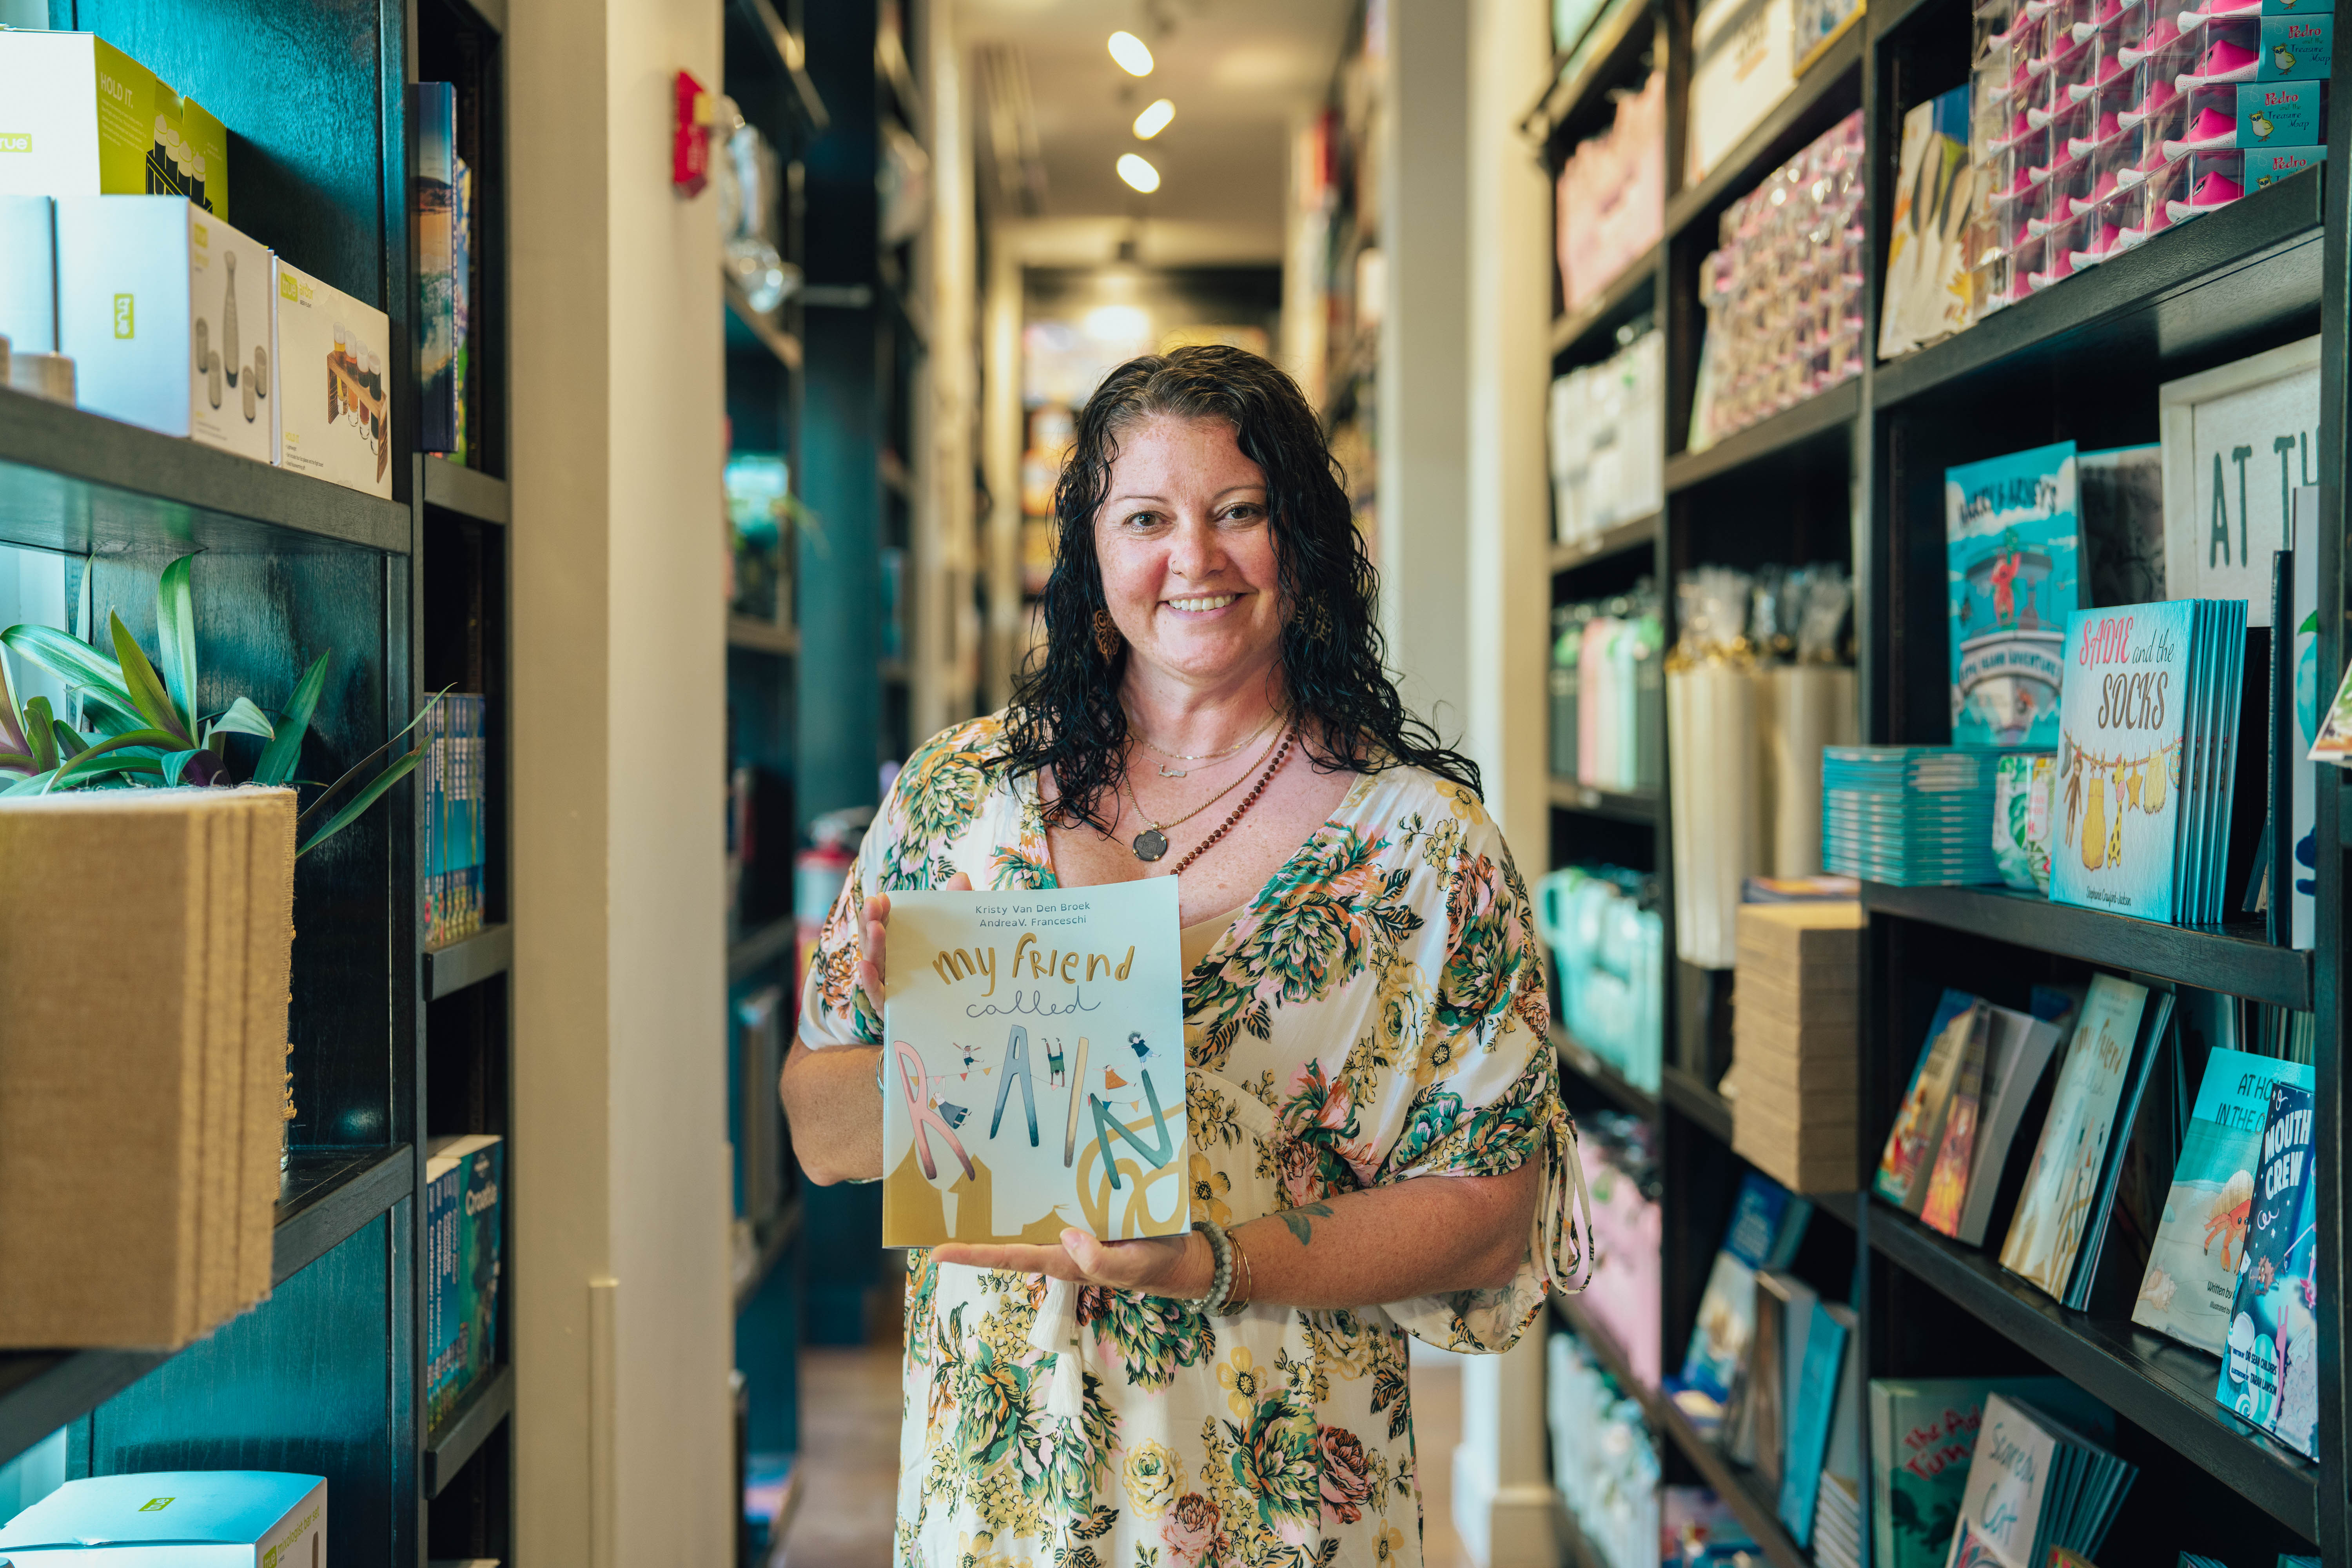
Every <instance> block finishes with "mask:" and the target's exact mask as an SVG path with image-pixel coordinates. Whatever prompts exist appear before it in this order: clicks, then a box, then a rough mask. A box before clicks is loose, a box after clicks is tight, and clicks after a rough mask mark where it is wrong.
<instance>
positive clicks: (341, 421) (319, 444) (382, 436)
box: [271, 257, 392, 498]
mask: <svg viewBox="0 0 2352 1568" xmlns="http://www.w3.org/2000/svg"><path fill="white" fill-rule="evenodd" d="M276 260H277V268H278V273H277V279H276V287H275V288H274V289H272V290H271V301H272V303H273V305H274V306H275V312H274V315H275V324H274V331H273V336H274V338H275V340H276V343H277V349H276V353H274V354H273V355H272V356H271V357H272V359H273V361H274V363H275V364H276V366H277V375H278V378H279V379H280V380H282V381H283V382H284V383H285V384H286V385H287V386H288V388H289V390H288V391H287V392H286V394H285V395H283V396H280V397H278V398H276V399H274V400H273V401H272V404H271V406H272V408H273V409H274V410H275V413H276V416H277V420H278V432H277V436H278V462H279V463H280V464H282V465H284V466H285V467H286V468H290V469H292V470H293V471H294V472H296V473H299V474H310V475H311V476H313V477H315V478H318V479H329V480H331V481H333V482H334V483H336V484H339V485H346V486H349V487H350V488H351V489H355V490H365V491H368V492H369V493H371V494H373V495H379V496H384V497H387V498H388V497H390V496H391V494H392V470H391V464H392V433H391V427H390V419H391V413H392V404H391V390H392V389H391V384H390V383H389V382H388V381H387V380H386V379H385V376H384V366H385V364H386V363H388V362H389V360H390V358H391V353H392V323H391V321H390V320H389V319H388V318H386V317H385V315H384V313H383V311H382V310H377V309H375V308H374V307H373V306H372V305H365V304H362V303H361V302H360V301H359V300H354V299H352V297H351V296H350V295H349V294H346V293H344V292H343V291H342V290H341V289H337V288H334V287H333V286H332V285H331V284H327V283H324V282H321V281H320V280H319V279H316V278H313V277H311V276H310V274H309V273H307V272H304V271H303V270H302V269H301V268H298V267H295V266H293V265H292V264H290V263H289V262H288V261H287V260H286V259H285V258H283V257H279V258H276Z"/></svg>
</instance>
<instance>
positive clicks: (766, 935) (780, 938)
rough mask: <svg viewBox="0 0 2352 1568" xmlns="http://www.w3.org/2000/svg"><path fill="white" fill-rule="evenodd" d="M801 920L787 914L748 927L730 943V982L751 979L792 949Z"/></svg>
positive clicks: (728, 947) (728, 968) (728, 948)
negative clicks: (750, 929) (747, 929)
mask: <svg viewBox="0 0 2352 1568" xmlns="http://www.w3.org/2000/svg"><path fill="white" fill-rule="evenodd" d="M798 930H799V922H798V921H795V920H793V917H792V916H790V915H786V916H785V917H784V918H783V919H782V920H779V921H769V922H768V923H767V924H766V925H763V926H761V927H758V928H757V929H755V930H752V931H745V932H744V933H743V934H742V936H740V938H738V939H737V940H736V941H734V942H730V943H728V945H727V983H728V984H730V985H732V984H735V983H736V982H737V981H739V980H748V979H750V978H751V976H752V975H754V974H756V973H759V972H760V971H761V970H762V969H765V968H766V967H767V966H768V965H769V964H771V963H774V962H775V961H776V960H777V959H779V958H782V956H783V955H784V954H786V953H788V952H792V951H793V933H794V932H795V931H798Z"/></svg>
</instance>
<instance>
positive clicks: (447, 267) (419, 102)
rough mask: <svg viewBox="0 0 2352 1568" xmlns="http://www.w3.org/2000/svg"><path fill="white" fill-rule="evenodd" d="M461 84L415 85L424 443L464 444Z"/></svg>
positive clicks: (420, 432)
mask: <svg viewBox="0 0 2352 1568" xmlns="http://www.w3.org/2000/svg"><path fill="white" fill-rule="evenodd" d="M456 126H457V88H456V87H454V86H452V85H451V84H450V83H448V82H446V81H418V82H411V83H409V85H408V134H409V153H408V156H409V165H408V211H409V218H410V221H411V222H412V223H414V224H415V237H416V445H417V446H418V447H420V448H422V449H423V450H425V451H427V452H448V451H453V450H455V449H456V447H457V381H456V359H457V273H456V271H455V268H454V265H453V263H454V261H455V259H456V258H455V256H454V253H453V250H452V241H451V234H450V226H451V221H452V218H453V216H454V215H455V209H456V206H457V168H456V163H455V160H456V153H455V148H454V145H453V138H454V137H455V135H456V133H457V132H456Z"/></svg>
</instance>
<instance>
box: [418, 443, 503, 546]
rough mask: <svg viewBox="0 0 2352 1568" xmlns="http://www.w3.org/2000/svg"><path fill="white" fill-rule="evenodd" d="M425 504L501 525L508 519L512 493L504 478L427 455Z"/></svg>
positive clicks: (460, 515) (461, 515) (477, 520)
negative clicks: (493, 477)
mask: <svg viewBox="0 0 2352 1568" xmlns="http://www.w3.org/2000/svg"><path fill="white" fill-rule="evenodd" d="M425 505H426V506H430V507H438V508H440V509H441V510H443V511H454V512H456V513H457V515H458V516H459V517H469V518H472V519H473V520H474V521H476V522H489V523H496V524H498V525H499V527H501V528H503V527H505V526H506V525H507V523H508V522H509V521H512V513H513V510H514V497H513V494H512V492H511V491H510V490H509V488H508V486H507V482H506V480H504V479H492V478H491V477H490V476H489V475H488V474H486V473H484V472H482V471H481V470H480V469H479V468H467V467H466V465H465V464H463V463H453V462H451V461H450V460H449V459H448V458H436V457H430V456H428V457H426V458H425Z"/></svg>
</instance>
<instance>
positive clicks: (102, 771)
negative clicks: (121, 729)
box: [55, 755, 163, 789]
mask: <svg viewBox="0 0 2352 1568" xmlns="http://www.w3.org/2000/svg"><path fill="white" fill-rule="evenodd" d="M121 773H146V774H149V775H151V776H154V777H161V776H162V774H163V767H162V766H161V764H159V763H157V762H156V761H155V759H154V758H152V757H133V756H126V755H118V756H111V757H101V758H100V759H99V760H98V761H97V762H95V763H91V764H90V765H89V767H87V768H84V769H83V770H82V771H81V772H79V773H75V774H74V775H73V776H72V777H70V778H64V779H59V780H58V782H57V784H56V786H55V787H57V788H58V789H79V788H81V787H82V786H83V785H85V784H95V783H96V782H97V781H99V780H100V779H108V778H113V777H115V776H116V775H117V774H121ZM114 787H121V786H119V785H118V786H114Z"/></svg>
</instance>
